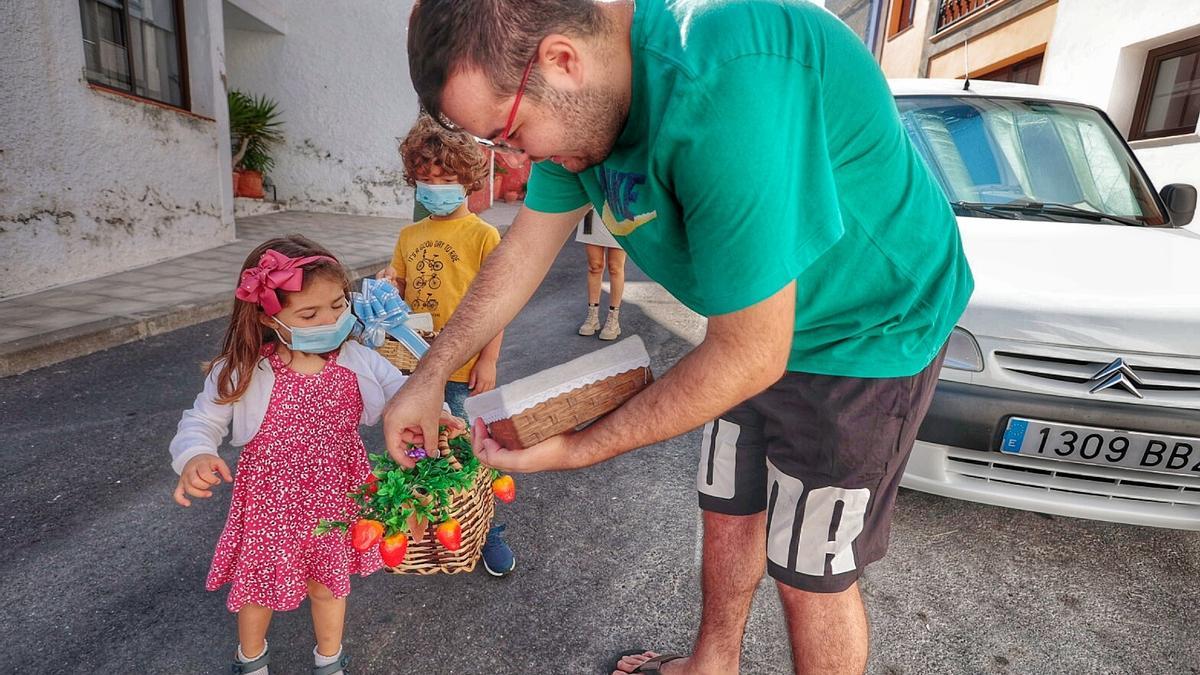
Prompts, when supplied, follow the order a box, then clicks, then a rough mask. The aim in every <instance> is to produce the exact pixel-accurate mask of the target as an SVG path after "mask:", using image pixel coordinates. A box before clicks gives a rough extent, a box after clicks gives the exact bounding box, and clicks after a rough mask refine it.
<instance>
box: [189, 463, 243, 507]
mask: <svg viewBox="0 0 1200 675" xmlns="http://www.w3.org/2000/svg"><path fill="white" fill-rule="evenodd" d="M222 480H224V481H225V482H226V483H232V482H233V474H232V473H231V472H230V471H229V465H228V464H226V463H225V460H223V459H221V458H220V457H218V456H216V455H210V454H203V455H196V456H195V457H193V458H191V459H190V460H188V463H187V464H184V465H183V471H182V472H180V474H179V482H178V483H176V484H175V503H177V504H179V505H180V506H191V505H192V502H191V500H189V499H188V498H187V497H185V496H184V495H185V494H187V495H191V496H192V497H203V498H204V499H208V498H209V497H211V496H212V488H213V487H214V486H216V485H220V484H221V481H222Z"/></svg>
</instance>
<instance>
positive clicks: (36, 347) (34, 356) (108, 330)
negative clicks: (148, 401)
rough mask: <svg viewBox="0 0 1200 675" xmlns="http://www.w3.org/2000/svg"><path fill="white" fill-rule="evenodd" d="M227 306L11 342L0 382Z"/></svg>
mask: <svg viewBox="0 0 1200 675" xmlns="http://www.w3.org/2000/svg"><path fill="white" fill-rule="evenodd" d="M390 261H391V256H387V257H381V258H379V259H378V260H372V261H368V262H366V263H361V264H359V265H357V266H355V267H353V268H351V269H350V278H351V279H354V280H355V281H356V282H357V280H359V279H361V278H362V277H365V276H368V275H373V274H375V272H377V271H379V269H380V268H382V267H383V266H384V265H386V264H388V262H390ZM231 291H232V288H231ZM230 302H231V294H230V293H217V294H214V295H210V296H208V297H205V298H199V299H197V301H196V302H189V303H183V304H179V305H174V306H171V307H164V308H162V310H160V311H154V312H145V313H139V314H129V315H123V316H114V317H109V318H106V319H101V320H99V321H93V322H91V323H86V324H81V325H78V326H71V327H70V328H64V329H61V330H56V331H49V332H46V333H42V334H41V335H35V336H32V337H28V338H24V339H22V340H15V341H13V342H9V343H7V344H4V345H0V378H4V377H9V376H12V375H20V374H22V373H27V372H29V371H31V370H37V369H38V368H45V367H46V366H52V365H54V364H56V363H61V362H63V361H66V360H68V359H74V358H78V357H80V356H87V355H88V354H94V353H96V352H99V351H103V350H105V349H109V348H112V347H117V346H120V345H123V344H127V343H130V342H136V341H137V340H144V339H146V338H148V337H153V336H155V335H162V334H163V333H169V332H171V331H173V330H177V329H179V328H185V327H187V326H193V325H195V324H198V323H203V322H205V321H211V320H212V319H217V318H220V317H222V316H225V315H226V314H227V313H228V312H229V307H230Z"/></svg>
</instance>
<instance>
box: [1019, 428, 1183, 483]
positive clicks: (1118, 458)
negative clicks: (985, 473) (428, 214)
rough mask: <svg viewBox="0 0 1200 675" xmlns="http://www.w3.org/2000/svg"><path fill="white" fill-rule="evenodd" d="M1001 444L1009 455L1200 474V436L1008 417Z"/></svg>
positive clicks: (1143, 469)
mask: <svg viewBox="0 0 1200 675" xmlns="http://www.w3.org/2000/svg"><path fill="white" fill-rule="evenodd" d="M1000 450H1001V452H1006V453H1008V454H1011V455H1029V456H1032V457H1044V458H1046V459H1058V460H1062V461H1065V462H1080V463H1083V464H1099V465H1101V466H1112V467H1122V468H1126V469H1140V470H1142V471H1158V472H1163V473H1177V474H1182V475H1186V476H1200V438H1188V437H1184V436H1164V435H1161V434H1146V433H1141V432H1137V431H1121V430H1118V429H1102V428H1100V427H1085V426H1079V425H1075V424H1058V423H1056V422H1046V421H1044V420H1033V419H1023V418H1020V417H1011V418H1009V420H1008V426H1007V427H1006V428H1005V430H1004V438H1003V439H1002V440H1001V441H1000Z"/></svg>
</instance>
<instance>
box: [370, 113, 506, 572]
mask: <svg viewBox="0 0 1200 675" xmlns="http://www.w3.org/2000/svg"><path fill="white" fill-rule="evenodd" d="M400 154H401V155H402V156H403V159H404V180H405V182H407V183H408V184H409V185H412V186H413V187H415V188H416V191H417V195H416V196H417V202H418V203H419V204H420V205H421V206H423V207H424V208H425V209H427V210H428V211H429V213H430V215H429V216H428V217H427V218H425V219H423V220H419V221H417V222H415V223H413V224H412V225H410V226H408V227H405V228H404V229H402V230H400V237H399V239H398V240H397V241H396V249H395V251H394V253H393V254H392V262H391V264H390V265H388V266H387V267H386V268H384V269H383V270H380V272H379V274H377V275H376V276H377V277H379V278H381V279H387V280H389V281H391V282H392V283H393V284H395V285H396V287H397V288H398V289H399V290H400V295H401V296H402V297H403V298H404V301H405V302H406V303H408V305H409V307H411V308H412V310H413V311H414V312H429V313H430V314H432V315H433V328H434V330H437V331H440V330H441V329H442V327H443V326H445V325H446V322H447V321H449V320H450V316H451V315H452V314H453V313H454V310H455V309H456V308H457V307H458V303H459V302H460V301H461V300H462V298H463V296H464V295H466V293H467V288H469V287H470V285H471V282H472V281H474V280H475V276H476V275H477V274H478V273H479V268H480V267H481V266H482V265H483V260H484V258H487V256H488V255H489V254H490V253H491V252H492V250H493V249H495V248H496V245H497V244H499V243H500V232H499V231H497V230H496V228H494V227H492V226H491V225H489V224H487V223H486V222H484V220H483V219H482V218H480V217H479V216H477V215H475V214H474V213H471V210H470V208H469V207H468V206H467V195H468V194H470V193H471V192H474V191H476V190H478V189H480V188H481V187H483V181H484V179H485V178H486V177H487V175H488V164H487V157H486V156H485V154H484V151H483V149H482V148H480V147H479V145H478V144H477V143H476V142H475V139H474V138H472V137H471V136H470V135H468V134H466V133H463V132H453V131H450V130H448V129H445V128H443V127H442V126H441V125H440V124H438V123H437V122H435V121H434V120H433V119H432V118H430V117H429V116H428V115H421V117H420V118H419V119H418V120H417V123H416V124H415V125H414V126H413V128H412V130H411V131H409V132H408V135H407V136H405V138H404V141H403V143H401V145H400ZM503 338H504V333H503V332H501V333H500V334H499V335H497V336H496V337H494V338H492V340H491V342H489V343H487V345H486V346H484V348H483V351H481V352H480V353H479V354H478V355H476V356H475V357H474V358H472V359H471V360H470V361H468V362H467V363H466V365H464V366H463V367H462V368H460V369H459V370H458V371H456V372H455V373H454V374H453V375H452V376H451V377H450V381H449V382H447V383H446V403H448V404H449V405H450V409H451V411H452V412H453V413H454V415H455V416H457V417H460V418H462V419H466V417H467V413H466V410H465V409H464V407H463V402H464V401H465V400H466V399H467V396H469V395H472V394H480V393H483V392H485V391H488V390H489V389H493V388H495V386H496V361H497V360H498V359H499V357H500V343H501V340H503ZM503 530H504V526H503V525H501V526H498V527H494V528H492V532H489V533H488V539H487V542H486V543H485V545H484V552H483V562H484V566H485V567H486V568H487V571H488V572H489V573H491V574H493V575H494V576H503V575H505V574H507V573H508V572H510V571H512V568H513V567H514V566H515V563H516V561H515V559H514V558H513V556H512V551H510V550H509V549H508V546H507V544H504V541H503V539H502V538H501V537H500V532H503Z"/></svg>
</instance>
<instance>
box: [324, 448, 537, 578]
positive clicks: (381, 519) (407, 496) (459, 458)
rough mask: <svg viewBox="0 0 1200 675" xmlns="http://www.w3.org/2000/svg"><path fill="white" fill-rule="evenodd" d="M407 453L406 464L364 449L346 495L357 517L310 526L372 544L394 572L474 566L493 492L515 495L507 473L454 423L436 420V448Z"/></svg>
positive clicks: (506, 497)
mask: <svg viewBox="0 0 1200 675" xmlns="http://www.w3.org/2000/svg"><path fill="white" fill-rule="evenodd" d="M408 454H409V456H410V457H413V458H414V459H416V460H417V464H416V467H414V468H412V469H405V468H404V467H401V466H400V465H398V464H396V463H395V462H394V461H392V459H391V458H389V457H387V456H386V455H371V460H372V462H373V464H374V468H373V469H372V471H371V475H370V476H369V477H368V479H367V482H366V483H363V484H362V485H361V486H360V487H359V488H358V489H357V490H355V491H354V492H352V493H351V494H350V498H351V499H353V500H354V503H355V504H357V505H358V507H359V515H358V518H357V519H356V520H355V521H354V522H351V523H347V522H332V521H322V522H321V523H320V524H319V525H318V526H317V533H318V534H320V533H323V532H327V531H329V530H331V529H333V528H343V529H344V528H349V529H350V539H351V545H352V546H354V548H355V549H357V550H359V551H366V550H370V549H371V548H372V547H374V546H379V553H380V557H382V558H383V563H384V565H386V566H387V569H388V571H390V572H392V573H395V574H439V573H442V574H456V573H459V572H470V571H472V570H474V569H475V565H476V563H478V562H479V558H480V555H481V553H482V551H483V542H484V540H485V539H486V538H487V532H488V528H490V527H491V523H492V516H493V515H494V513H495V503H494V502H493V501H492V500H493V498H495V499H500V500H501V501H504V502H506V503H507V502H511V501H513V499H514V498H515V496H516V487H515V485H514V483H513V479H512V477H511V476H501V475H499V474H498V473H497V472H496V471H494V470H492V469H489V468H487V467H485V466H483V465H481V464H480V463H479V460H478V459H476V457H475V453H474V452H473V451H472V449H471V441H470V438H469V436H468V435H467V433H466V432H465V431H461V430H448V429H447V428H446V427H442V428H441V430H440V435H439V438H438V443H437V447H430V448H410V449H409V451H408ZM430 530H432V532H431V531H430Z"/></svg>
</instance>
